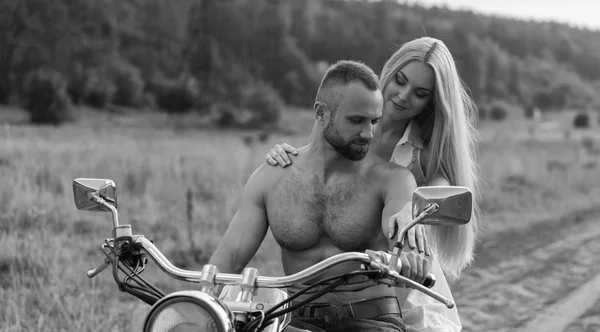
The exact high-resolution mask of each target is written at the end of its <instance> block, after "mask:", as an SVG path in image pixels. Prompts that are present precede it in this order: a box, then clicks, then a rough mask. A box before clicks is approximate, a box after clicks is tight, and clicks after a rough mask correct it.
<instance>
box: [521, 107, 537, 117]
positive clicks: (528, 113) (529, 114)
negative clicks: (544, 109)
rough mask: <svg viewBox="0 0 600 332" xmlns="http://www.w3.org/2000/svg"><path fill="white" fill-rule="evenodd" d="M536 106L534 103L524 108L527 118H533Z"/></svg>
mask: <svg viewBox="0 0 600 332" xmlns="http://www.w3.org/2000/svg"><path fill="white" fill-rule="evenodd" d="M534 110H535V107H534V106H533V105H526V106H525V107H524V108H523V113H524V115H525V119H533V114H534Z"/></svg>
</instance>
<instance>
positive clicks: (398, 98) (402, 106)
mask: <svg viewBox="0 0 600 332" xmlns="http://www.w3.org/2000/svg"><path fill="white" fill-rule="evenodd" d="M434 84H435V73H434V72H433V69H432V68H431V67H430V66H429V65H426V64H424V63H422V62H421V61H417V60H413V61H411V62H409V63H407V64H406V65H405V66H404V67H402V68H400V69H399V70H398V71H397V72H396V73H395V74H394V76H393V77H392V79H391V80H390V82H389V83H388V84H387V85H386V87H385V88H384V90H383V101H384V118H385V117H389V118H390V119H397V120H407V119H412V118H413V117H415V116H417V115H419V114H420V113H421V112H422V111H423V110H424V109H425V107H427V105H428V104H429V102H430V101H431V99H432V98H433V88H434Z"/></svg>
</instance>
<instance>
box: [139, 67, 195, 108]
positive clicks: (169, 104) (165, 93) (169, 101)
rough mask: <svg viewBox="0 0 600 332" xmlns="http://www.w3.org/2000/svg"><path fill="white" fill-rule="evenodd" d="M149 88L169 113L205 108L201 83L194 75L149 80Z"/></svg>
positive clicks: (161, 106)
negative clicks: (201, 93) (174, 78)
mask: <svg viewBox="0 0 600 332" xmlns="http://www.w3.org/2000/svg"><path fill="white" fill-rule="evenodd" d="M148 89H149V90H150V91H151V92H152V94H154V96H155V97H156V103H157V105H158V107H160V108H161V109H163V110H165V111H167V112H168V113H185V112H188V111H190V110H191V109H192V108H194V107H197V108H204V107H202V106H204V105H203V104H202V103H201V95H200V85H199V83H198V80H197V79H196V78H195V77H193V76H187V75H186V76H182V77H180V78H179V79H177V80H173V79H168V78H162V79H155V80H152V81H151V82H149V84H148Z"/></svg>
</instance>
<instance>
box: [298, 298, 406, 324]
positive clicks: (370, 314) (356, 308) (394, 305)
mask: <svg viewBox="0 0 600 332" xmlns="http://www.w3.org/2000/svg"><path fill="white" fill-rule="evenodd" d="M294 314H295V315H296V316H297V317H298V318H319V317H331V318H342V317H350V318H362V319H372V318H375V317H377V316H379V315H382V314H399V315H402V311H401V310H400V303H399V302H398V299H397V298H396V297H395V296H384V297H378V298H374V299H368V300H361V301H356V302H351V303H336V302H331V303H310V304H307V305H304V306H302V307H300V308H298V309H297V310H295V311H294Z"/></svg>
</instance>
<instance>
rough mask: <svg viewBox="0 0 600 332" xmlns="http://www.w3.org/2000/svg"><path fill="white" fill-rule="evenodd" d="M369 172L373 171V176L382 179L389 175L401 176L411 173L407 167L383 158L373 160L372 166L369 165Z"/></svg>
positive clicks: (410, 174) (407, 175)
mask: <svg viewBox="0 0 600 332" xmlns="http://www.w3.org/2000/svg"><path fill="white" fill-rule="evenodd" d="M371 173H373V175H374V176H377V177H379V178H383V179H386V178H389V177H394V178H398V177H399V178H403V177H410V176H412V173H411V172H410V171H409V170H408V168H406V167H404V166H400V165H398V164H395V163H393V162H391V161H385V160H383V159H379V160H374V162H373V166H372V167H371Z"/></svg>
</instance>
